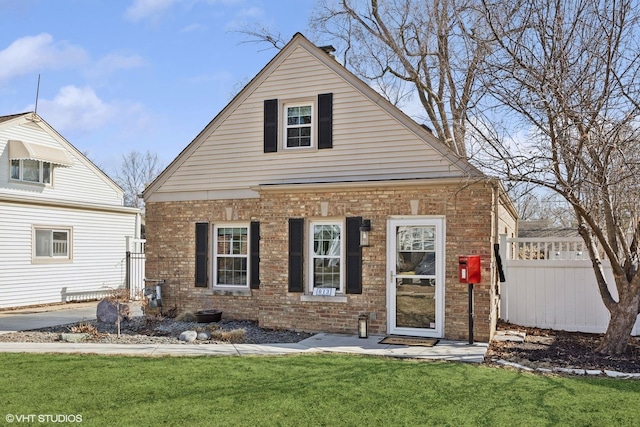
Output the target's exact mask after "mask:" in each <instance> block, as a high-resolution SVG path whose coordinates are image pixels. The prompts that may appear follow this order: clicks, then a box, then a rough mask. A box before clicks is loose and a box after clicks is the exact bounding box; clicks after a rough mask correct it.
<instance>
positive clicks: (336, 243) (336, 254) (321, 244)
mask: <svg viewBox="0 0 640 427" xmlns="http://www.w3.org/2000/svg"><path fill="white" fill-rule="evenodd" d="M309 233H310V236H309V241H310V243H311V245H310V255H309V261H310V262H309V269H310V271H309V277H310V279H311V280H310V292H311V293H313V290H314V289H315V288H334V289H335V290H336V292H337V293H342V292H344V279H343V276H344V272H343V266H344V239H343V223H342V221H312V222H311V224H310V227H309Z"/></svg>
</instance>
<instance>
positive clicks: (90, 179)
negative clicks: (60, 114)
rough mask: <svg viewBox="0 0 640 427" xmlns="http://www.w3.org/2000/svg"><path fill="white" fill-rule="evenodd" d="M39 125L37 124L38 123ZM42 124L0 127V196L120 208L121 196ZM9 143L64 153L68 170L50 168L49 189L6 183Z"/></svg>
mask: <svg viewBox="0 0 640 427" xmlns="http://www.w3.org/2000/svg"><path fill="white" fill-rule="evenodd" d="M40 123H41V122H40ZM48 130H49V128H48V126H47V125H45V124H40V125H38V124H34V123H31V122H29V121H27V120H26V119H17V120H14V121H11V122H8V123H4V124H3V126H2V127H0V192H1V193H4V194H19V195H24V194H29V195H31V196H33V197H34V198H43V199H47V200H66V201H77V202H82V203H99V204H101V205H112V206H122V200H123V193H122V190H121V189H119V188H118V187H117V186H116V185H115V184H114V183H113V182H112V181H111V180H110V179H109V178H107V177H106V175H104V174H103V173H102V172H100V171H99V169H97V168H96V167H95V166H94V165H92V164H91V162H89V161H88V160H87V159H86V158H84V157H83V156H82V154H80V153H79V152H77V150H75V149H74V148H73V147H72V146H70V145H69V143H68V142H65V141H61V138H60V137H57V138H56V137H55V136H54V135H52V133H51V131H48ZM9 140H20V141H24V142H30V143H36V144H41V145H46V146H52V147H56V148H60V149H64V150H65V151H66V152H67V153H68V154H69V156H70V157H71V158H72V159H73V165H72V166H71V167H60V166H54V169H53V181H52V185H46V186H43V185H37V184H36V185H34V184H28V183H20V182H16V181H11V180H9V176H10V175H9V165H10V161H9V145H8V141H9Z"/></svg>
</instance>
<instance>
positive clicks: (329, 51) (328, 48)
mask: <svg viewBox="0 0 640 427" xmlns="http://www.w3.org/2000/svg"><path fill="white" fill-rule="evenodd" d="M318 47H319V48H320V49H322V50H324V51H325V53H326V54H327V55H329V56H331V57H333V52H335V51H336V48H335V47H333V46H331V45H327V46H318Z"/></svg>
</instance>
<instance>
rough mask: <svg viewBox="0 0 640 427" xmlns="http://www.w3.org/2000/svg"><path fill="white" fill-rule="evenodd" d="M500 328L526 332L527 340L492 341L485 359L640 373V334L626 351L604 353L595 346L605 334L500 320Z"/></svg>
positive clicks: (530, 365)
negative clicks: (526, 325) (558, 329)
mask: <svg viewBox="0 0 640 427" xmlns="http://www.w3.org/2000/svg"><path fill="white" fill-rule="evenodd" d="M498 331H516V332H525V333H526V338H525V340H524V342H513V341H505V342H500V341H495V340H494V341H492V342H491V344H490V345H489V350H488V352H487V355H486V358H485V360H486V361H487V362H488V363H493V362H495V361H496V360H499V359H502V360H506V361H508V362H514V363H518V364H521V365H524V366H529V367H532V368H537V367H540V368H554V367H559V368H578V369H599V370H611V371H618V372H625V373H640V337H631V339H630V340H629V345H628V347H627V351H626V353H625V354H622V355H620V356H605V355H601V354H599V353H597V352H596V351H595V350H596V348H597V347H598V344H599V343H600V340H601V339H602V334H586V333H580V332H565V331H553V330H548V329H537V328H525V327H522V326H517V325H512V324H508V323H501V324H499V325H498Z"/></svg>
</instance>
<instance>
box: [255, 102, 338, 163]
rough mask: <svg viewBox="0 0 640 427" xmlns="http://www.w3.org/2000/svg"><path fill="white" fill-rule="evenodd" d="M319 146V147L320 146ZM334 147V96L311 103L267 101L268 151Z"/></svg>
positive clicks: (265, 134)
mask: <svg viewBox="0 0 640 427" xmlns="http://www.w3.org/2000/svg"><path fill="white" fill-rule="evenodd" d="M316 146H317V147H316ZM313 147H316V148H317V149H319V150H322V149H325V148H332V147H333V94H332V93H321V94H319V95H318V96H317V99H316V98H312V99H309V100H295V101H293V100H292V101H290V102H286V101H285V102H282V101H279V100H278V99H266V100H265V101H264V152H265V153H277V152H278V150H282V149H284V150H288V149H294V150H295V149H300V148H307V149H308V148H313Z"/></svg>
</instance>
